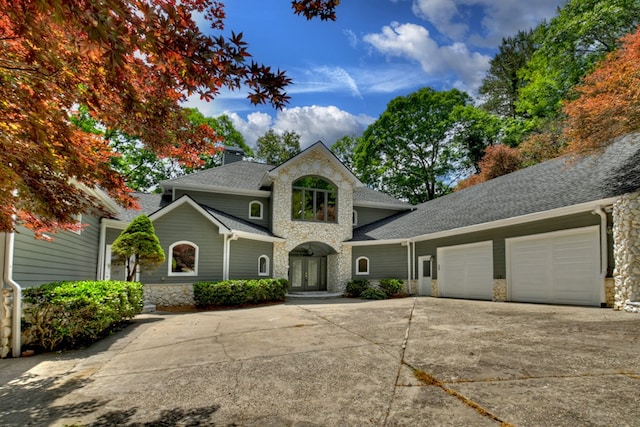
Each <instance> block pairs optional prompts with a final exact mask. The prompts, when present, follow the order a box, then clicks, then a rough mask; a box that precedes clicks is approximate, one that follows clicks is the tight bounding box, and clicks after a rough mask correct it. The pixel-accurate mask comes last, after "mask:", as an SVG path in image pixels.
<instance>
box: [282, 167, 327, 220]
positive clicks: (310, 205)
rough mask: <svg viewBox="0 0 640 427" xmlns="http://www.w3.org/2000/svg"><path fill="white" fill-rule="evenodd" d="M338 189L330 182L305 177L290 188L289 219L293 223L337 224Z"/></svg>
mask: <svg viewBox="0 0 640 427" xmlns="http://www.w3.org/2000/svg"><path fill="white" fill-rule="evenodd" d="M337 201H338V189H337V187H336V186H335V185H333V184H332V183H331V182H329V181H327V180H325V179H322V178H318V177H314V176H305V177H302V178H300V179H298V180H296V181H294V182H293V184H292V186H291V219H293V220H294V221H314V222H337V219H338V205H337Z"/></svg>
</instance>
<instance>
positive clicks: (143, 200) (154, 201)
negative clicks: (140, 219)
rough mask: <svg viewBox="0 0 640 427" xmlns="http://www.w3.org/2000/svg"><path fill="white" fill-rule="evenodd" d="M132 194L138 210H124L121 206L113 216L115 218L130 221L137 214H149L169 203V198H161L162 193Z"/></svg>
mask: <svg viewBox="0 0 640 427" xmlns="http://www.w3.org/2000/svg"><path fill="white" fill-rule="evenodd" d="M133 196H134V197H136V198H137V199H138V203H139V204H140V210H137V211H136V210H126V209H123V208H121V209H120V212H118V214H117V215H116V216H115V219H119V220H121V221H125V222H131V221H133V220H134V219H135V217H137V216H138V215H142V214H145V215H147V216H149V215H151V214H152V213H154V212H155V211H157V210H159V209H160V208H163V207H165V206H167V205H168V204H169V203H170V200H167V199H166V198H163V197H162V194H157V193H152V194H150V193H133Z"/></svg>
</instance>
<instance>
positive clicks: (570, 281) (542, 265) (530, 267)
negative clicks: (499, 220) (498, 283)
mask: <svg viewBox="0 0 640 427" xmlns="http://www.w3.org/2000/svg"><path fill="white" fill-rule="evenodd" d="M598 233H599V228H598V227H597V226H594V227H585V228H578V229H574V230H566V231H558V232H554V233H545V234H538V235H535V236H526V237H517V238H513V239H507V240H506V251H507V279H508V282H509V286H510V290H511V300H512V301H522V302H541V303H553V304H573V305H596V306H599V305H600V288H601V287H602V286H601V285H602V284H601V283H599V282H601V280H600V278H599V277H600V274H599V273H600V242H599V235H598Z"/></svg>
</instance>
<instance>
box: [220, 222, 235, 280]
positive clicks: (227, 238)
mask: <svg viewBox="0 0 640 427" xmlns="http://www.w3.org/2000/svg"><path fill="white" fill-rule="evenodd" d="M233 240H238V235H237V234H235V233H231V234H225V235H224V251H223V254H222V255H223V258H224V266H223V268H222V280H229V263H230V260H231V242H232V241H233Z"/></svg>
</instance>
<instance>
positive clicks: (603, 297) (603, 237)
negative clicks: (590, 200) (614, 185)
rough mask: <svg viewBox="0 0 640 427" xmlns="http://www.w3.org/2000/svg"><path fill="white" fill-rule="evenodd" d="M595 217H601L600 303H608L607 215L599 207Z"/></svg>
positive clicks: (594, 212)
mask: <svg viewBox="0 0 640 427" xmlns="http://www.w3.org/2000/svg"><path fill="white" fill-rule="evenodd" d="M591 213H592V214H594V215H600V280H602V286H601V291H600V302H604V303H606V302H607V297H606V293H605V289H604V280H605V278H606V277H607V265H608V253H609V247H608V246H607V214H606V212H604V211H603V210H602V206H597V207H596V208H595V209H594V210H593V211H592V212H591Z"/></svg>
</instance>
